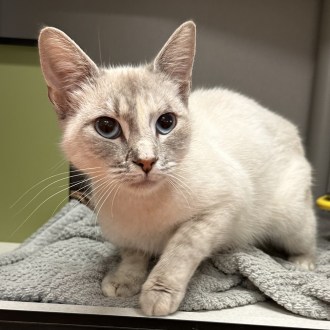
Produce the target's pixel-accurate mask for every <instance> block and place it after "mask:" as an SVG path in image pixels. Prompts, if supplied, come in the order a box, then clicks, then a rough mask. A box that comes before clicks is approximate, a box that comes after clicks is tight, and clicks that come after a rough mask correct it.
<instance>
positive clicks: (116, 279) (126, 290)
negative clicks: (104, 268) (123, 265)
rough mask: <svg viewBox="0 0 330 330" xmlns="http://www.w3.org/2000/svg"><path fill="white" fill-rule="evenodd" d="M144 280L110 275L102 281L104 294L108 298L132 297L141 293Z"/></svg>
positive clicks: (121, 275)
mask: <svg viewBox="0 0 330 330" xmlns="http://www.w3.org/2000/svg"><path fill="white" fill-rule="evenodd" d="M142 283H143V280H141V279H140V278H138V277H134V276H128V275H126V276H125V275H123V274H120V276H118V275H116V274H110V273H108V274H107V275H105V277H104V278H103V281H102V285H101V287H102V292H103V294H104V295H105V296H107V297H123V298H126V297H132V296H134V295H136V294H138V293H139V292H140V291H141V286H142Z"/></svg>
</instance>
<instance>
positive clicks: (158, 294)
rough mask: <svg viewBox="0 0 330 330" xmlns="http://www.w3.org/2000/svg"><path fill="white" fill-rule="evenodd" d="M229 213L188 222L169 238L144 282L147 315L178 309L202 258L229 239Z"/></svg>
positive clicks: (143, 290)
mask: <svg viewBox="0 0 330 330" xmlns="http://www.w3.org/2000/svg"><path fill="white" fill-rule="evenodd" d="M229 219H230V218H229V216H228V215H224V214H219V213H216V212H213V213H212V212H210V213H208V214H204V215H201V216H200V218H199V219H197V218H196V219H194V220H191V221H187V222H185V223H184V224H182V225H181V227H179V228H178V230H177V231H176V232H175V234H174V235H173V236H172V237H171V239H170V240H169V242H168V244H167V246H166V248H165V250H164V252H163V254H162V255H161V257H160V259H159V261H158V263H157V264H156V265H155V267H154V268H153V270H152V271H151V273H150V275H149V277H148V279H147V281H146V282H145V283H144V285H143V287H142V291H141V295H140V305H141V308H142V311H143V312H144V313H145V314H146V315H168V314H170V313H173V312H175V311H176V310H177V309H178V307H179V305H180V303H181V301H182V299H183V297H184V295H185V292H186V288H187V285H188V283H189V281H190V279H191V277H192V275H193V274H194V272H195V270H196V268H197V267H198V266H199V264H200V263H201V261H202V260H203V259H204V258H206V257H208V256H210V255H211V254H212V252H214V250H215V249H216V248H218V247H219V246H222V245H225V242H226V241H227V238H226V237H225V236H226V233H227V231H226V230H221V228H226V227H227V228H228V226H230V221H229Z"/></svg>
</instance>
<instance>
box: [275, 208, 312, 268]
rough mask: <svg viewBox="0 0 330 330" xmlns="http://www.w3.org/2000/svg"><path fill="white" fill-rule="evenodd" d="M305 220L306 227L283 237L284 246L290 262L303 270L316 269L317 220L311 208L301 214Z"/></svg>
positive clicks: (303, 226)
mask: <svg viewBox="0 0 330 330" xmlns="http://www.w3.org/2000/svg"><path fill="white" fill-rule="evenodd" d="M301 216H302V217H303V219H304V222H305V223H304V225H302V226H301V227H300V228H299V229H298V230H296V231H294V232H292V233H291V235H288V236H286V237H283V238H282V239H281V240H282V244H283V245H284V248H285V250H286V251H287V252H288V253H289V260H290V261H292V262H293V263H295V264H296V265H297V266H299V267H300V268H302V269H305V270H313V269H315V251H316V219H315V214H314V211H313V209H312V208H311V207H306V209H305V211H304V212H303V213H302V214H301Z"/></svg>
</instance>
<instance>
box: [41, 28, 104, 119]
mask: <svg viewBox="0 0 330 330" xmlns="http://www.w3.org/2000/svg"><path fill="white" fill-rule="evenodd" d="M39 56H40V63H41V69H42V72H43V75H44V78H45V80H46V83H47V86H48V97H49V99H50V101H51V102H52V103H53V105H54V106H55V109H56V112H57V114H58V117H59V119H65V118H66V116H67V115H69V114H70V112H72V111H74V108H75V105H74V104H73V103H72V102H73V101H72V93H74V91H75V90H77V89H79V87H80V86H81V85H82V84H84V83H85V82H87V81H88V80H92V78H93V77H95V76H96V75H97V74H98V68H97V66H96V64H95V63H94V62H93V61H92V60H91V59H90V58H89V57H88V56H87V55H86V54H85V53H84V52H83V51H82V49H81V48H80V47H79V46H78V45H77V44H76V43H75V42H74V41H73V40H72V39H70V38H69V37H68V36H67V35H66V34H65V33H64V32H62V31H61V30H58V29H56V28H53V27H46V28H44V29H42V30H41V32H40V35H39Z"/></svg>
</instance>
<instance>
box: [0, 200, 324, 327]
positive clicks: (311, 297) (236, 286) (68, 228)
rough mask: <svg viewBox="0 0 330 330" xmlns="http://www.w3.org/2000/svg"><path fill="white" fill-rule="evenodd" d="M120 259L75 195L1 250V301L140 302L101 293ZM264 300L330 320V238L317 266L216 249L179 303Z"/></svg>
mask: <svg viewBox="0 0 330 330" xmlns="http://www.w3.org/2000/svg"><path fill="white" fill-rule="evenodd" d="M118 262H119V256H118V253H117V251H116V249H115V248H114V246H112V245H111V244H110V243H108V242H105V241H104V240H103V238H102V236H101V233H100V229H99V227H98V226H97V225H96V221H95V216H94V214H93V213H92V211H91V210H90V209H89V208H87V207H86V206H85V205H83V204H80V203H78V202H77V201H71V202H70V203H68V204H67V205H66V206H65V207H64V208H63V209H62V210H61V211H60V212H59V213H58V214H57V215H55V217H53V218H52V219H51V220H49V221H48V222H47V223H46V224H45V225H44V226H43V227H41V229H39V230H38V231H37V232H36V233H35V234H34V235H32V236H31V237H30V238H29V239H27V240H26V241H25V242H24V243H23V244H22V245H20V246H19V247H18V248H17V249H16V250H15V251H12V252H10V253H7V254H4V255H0V300H15V301H29V302H45V303H63V304H79V305H101V306H115V307H138V297H137V296H134V297H132V298H109V297H104V296H103V294H102V291H101V285H100V283H101V280H102V278H103V276H104V274H105V273H106V272H107V271H108V269H109V268H113V267H116V266H117V264H118ZM266 299H272V300H273V301H275V302H276V303H277V304H279V305H281V306H283V307H284V308H286V309H287V310H289V311H291V312H293V313H296V314H300V315H303V316H306V317H310V318H315V319H328V320H330V240H329V239H320V240H319V245H318V251H317V268H316V271H315V272H308V271H302V270H299V269H297V268H296V267H295V266H294V265H293V264H291V263H289V262H288V261H285V260H283V259H280V258H273V257H271V256H269V255H267V254H265V253H264V252H262V251H261V250H259V249H257V248H251V249H248V250H244V251H234V252H230V253H219V254H217V255H215V256H214V257H212V258H210V259H208V260H206V261H204V262H203V263H202V264H201V265H200V267H199V268H198V270H197V271H196V273H195V274H194V276H193V278H192V280H191V282H190V285H189V287H188V290H187V293H186V296H185V298H184V300H183V302H182V304H181V306H180V310H183V311H197V310H218V309H223V308H228V307H236V306H243V305H247V304H254V303H256V302H259V301H264V300H266Z"/></svg>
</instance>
